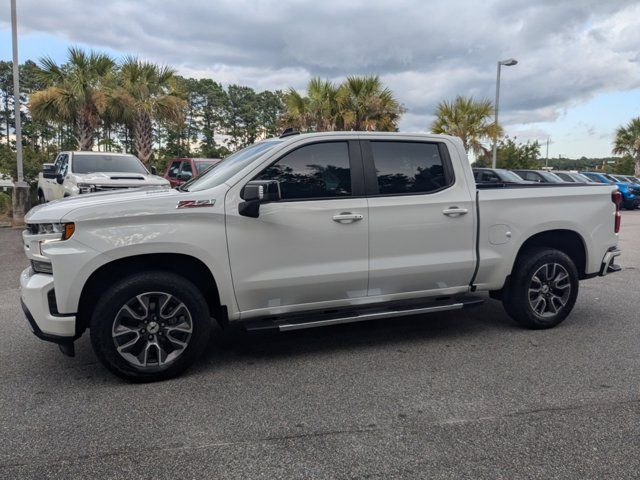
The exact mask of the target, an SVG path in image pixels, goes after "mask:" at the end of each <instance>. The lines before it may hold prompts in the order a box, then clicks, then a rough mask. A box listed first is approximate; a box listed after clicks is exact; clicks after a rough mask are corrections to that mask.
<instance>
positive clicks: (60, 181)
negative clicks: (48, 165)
mask: <svg viewBox="0 0 640 480" xmlns="http://www.w3.org/2000/svg"><path fill="white" fill-rule="evenodd" d="M56 182H58V183H59V184H60V185H62V182H64V176H63V175H62V174H61V173H59V174H57V175H56Z"/></svg>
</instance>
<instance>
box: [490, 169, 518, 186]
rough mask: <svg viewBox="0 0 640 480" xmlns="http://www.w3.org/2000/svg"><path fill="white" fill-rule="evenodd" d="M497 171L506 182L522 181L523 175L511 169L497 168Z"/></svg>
mask: <svg viewBox="0 0 640 480" xmlns="http://www.w3.org/2000/svg"><path fill="white" fill-rule="evenodd" d="M496 172H497V173H498V174H499V175H500V178H501V179H502V180H503V181H505V182H514V183H522V177H520V176H519V175H518V174H517V173H513V172H512V171H510V170H505V169H503V168H497V169H496Z"/></svg>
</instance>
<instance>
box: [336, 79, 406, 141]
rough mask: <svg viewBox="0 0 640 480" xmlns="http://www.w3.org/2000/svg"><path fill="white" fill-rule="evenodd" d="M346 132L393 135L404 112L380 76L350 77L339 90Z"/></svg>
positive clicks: (339, 102) (343, 124)
mask: <svg viewBox="0 0 640 480" xmlns="http://www.w3.org/2000/svg"><path fill="white" fill-rule="evenodd" d="M338 104H339V108H340V116H341V120H342V126H343V128H344V129H345V130H383V131H394V130H396V129H397V122H398V120H399V119H400V115H402V113H403V112H404V108H403V107H402V106H401V105H400V103H399V102H398V101H397V100H396V99H395V98H394V96H393V93H392V92H391V90H389V89H388V88H386V87H384V86H383V85H382V82H381V81H380V78H379V77H378V76H365V77H358V76H349V77H347V79H346V81H345V82H344V83H343V84H342V85H341V86H340V88H339V89H338Z"/></svg>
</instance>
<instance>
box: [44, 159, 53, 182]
mask: <svg viewBox="0 0 640 480" xmlns="http://www.w3.org/2000/svg"><path fill="white" fill-rule="evenodd" d="M42 178H50V179H52V180H53V179H54V178H56V166H55V164H53V163H43V164H42Z"/></svg>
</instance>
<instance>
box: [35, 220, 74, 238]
mask: <svg viewBox="0 0 640 480" xmlns="http://www.w3.org/2000/svg"><path fill="white" fill-rule="evenodd" d="M27 230H28V231H29V233H31V234H32V235H53V234H56V233H57V234H59V235H60V240H68V239H69V238H71V235H73V232H75V230H76V225H75V223H73V222H70V223H30V224H29V225H27Z"/></svg>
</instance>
